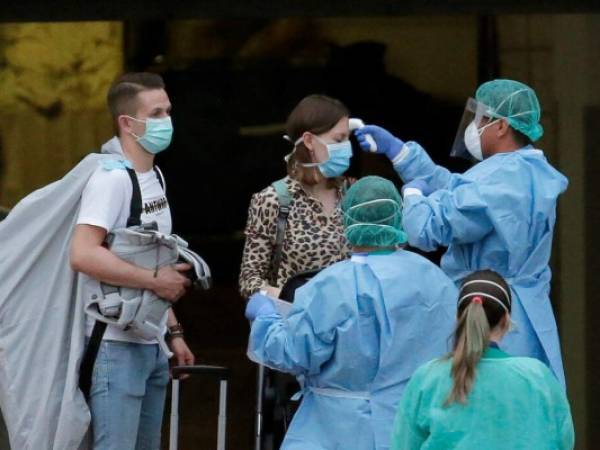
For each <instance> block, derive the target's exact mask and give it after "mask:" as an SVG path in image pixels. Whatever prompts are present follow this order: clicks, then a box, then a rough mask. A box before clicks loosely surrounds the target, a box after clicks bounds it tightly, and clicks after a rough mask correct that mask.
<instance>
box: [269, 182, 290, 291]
mask: <svg viewBox="0 0 600 450" xmlns="http://www.w3.org/2000/svg"><path fill="white" fill-rule="evenodd" d="M271 186H273V188H274V189H275V192H276V193H277V201H278V203H279V212H278V213H277V231H276V233H275V245H274V246H273V253H272V256H271V268H270V277H269V283H270V284H271V286H276V285H277V273H278V272H279V266H280V265H281V257H282V253H283V241H284V239H285V229H286V227H287V219H288V216H289V214H290V207H291V204H292V196H291V195H290V191H289V190H288V186H287V183H286V181H285V178H283V179H281V180H277V181H275V182H274V183H272V184H271Z"/></svg>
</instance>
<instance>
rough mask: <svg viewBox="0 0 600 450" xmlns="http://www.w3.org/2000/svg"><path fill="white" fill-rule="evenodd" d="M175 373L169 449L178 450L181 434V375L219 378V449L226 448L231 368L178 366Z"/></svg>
mask: <svg viewBox="0 0 600 450" xmlns="http://www.w3.org/2000/svg"><path fill="white" fill-rule="evenodd" d="M171 373H172V374H173V382H172V393H171V426H170V432H169V450H177V448H178V447H177V446H178V434H179V383H180V381H179V377H180V376H181V375H185V374H189V375H205V376H209V377H212V378H217V379H218V380H219V416H218V428H217V450H225V427H226V424H227V382H228V381H229V373H230V371H229V369H228V368H226V367H220V366H176V367H173V368H172V369H171Z"/></svg>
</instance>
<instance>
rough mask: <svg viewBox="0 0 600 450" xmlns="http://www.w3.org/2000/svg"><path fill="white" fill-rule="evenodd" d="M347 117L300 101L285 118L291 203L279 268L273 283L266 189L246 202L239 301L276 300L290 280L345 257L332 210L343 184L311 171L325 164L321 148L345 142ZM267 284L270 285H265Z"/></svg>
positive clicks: (271, 204)
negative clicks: (257, 296)
mask: <svg viewBox="0 0 600 450" xmlns="http://www.w3.org/2000/svg"><path fill="white" fill-rule="evenodd" d="M349 115H350V114H349V112H348V109H347V108H346V107H345V106H344V105H343V104H342V103H341V102H340V101H338V100H335V99H332V98H330V97H326V96H321V95H310V96H308V97H306V98H304V99H303V100H302V101H301V102H300V103H299V104H298V105H297V106H296V107H295V108H294V110H293V111H292V112H291V114H290V116H289V118H288V121H287V124H286V130H287V138H288V139H289V140H290V141H292V142H294V143H295V146H294V149H293V150H292V153H290V155H288V157H286V160H287V172H288V176H287V177H285V178H284V182H285V183H286V185H287V188H288V192H289V194H290V196H291V198H292V203H291V205H290V213H289V216H288V218H287V226H286V229H285V235H284V241H283V245H282V252H281V263H280V265H279V269H278V270H277V274H276V277H273V275H274V274H272V273H271V270H272V269H271V268H272V258H273V249H274V245H275V235H276V231H277V216H278V213H279V202H278V198H277V193H276V191H275V188H274V187H273V186H269V187H267V188H265V189H263V190H262V191H260V192H258V193H256V194H254V195H253V196H252V200H251V202H250V208H249V209H248V221H247V224H246V229H245V235H246V243H245V246H244V254H243V258H242V267H241V272H240V280H239V282H240V292H241V294H242V296H243V297H246V298H247V297H249V296H250V295H252V294H253V293H254V292H256V291H258V290H260V289H265V290H266V291H267V292H268V293H269V294H270V295H271V296H273V297H279V294H280V291H281V287H282V286H283V285H284V284H285V283H286V281H288V280H289V279H290V278H291V277H293V276H294V275H296V274H298V273H301V272H305V271H308V270H313V269H320V268H323V267H326V266H329V265H331V264H333V263H335V262H337V261H340V260H342V259H345V258H346V257H348V256H349V251H350V250H349V247H348V244H347V242H346V238H345V237H344V230H343V220H342V212H341V210H340V209H339V208H338V204H339V202H340V201H341V197H342V193H343V186H344V184H345V178H344V177H336V178H325V176H323V174H322V173H321V171H320V170H319V168H318V167H317V166H316V164H318V163H321V162H324V161H326V160H327V159H328V157H329V156H328V151H327V144H333V143H336V142H344V141H347V140H348V139H349V135H350V131H349V128H348V119H349ZM310 164H312V165H310ZM307 165H310V166H307ZM271 279H275V280H276V281H275V282H274V283H270V282H269V280H271Z"/></svg>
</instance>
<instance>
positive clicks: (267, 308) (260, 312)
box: [245, 292, 277, 320]
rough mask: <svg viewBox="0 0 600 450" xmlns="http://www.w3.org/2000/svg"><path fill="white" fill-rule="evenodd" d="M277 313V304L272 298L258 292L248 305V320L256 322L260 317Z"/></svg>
mask: <svg viewBox="0 0 600 450" xmlns="http://www.w3.org/2000/svg"><path fill="white" fill-rule="evenodd" d="M275 313H277V309H276V308H275V304H274V303H273V300H271V297H269V296H267V295H264V294H261V293H260V292H257V293H256V294H253V295H252V296H251V297H250V300H248V304H247V305H246V313H245V314H246V319H248V320H254V319H256V318H257V317H258V316H266V315H269V314H275Z"/></svg>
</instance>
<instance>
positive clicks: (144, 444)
mask: <svg viewBox="0 0 600 450" xmlns="http://www.w3.org/2000/svg"><path fill="white" fill-rule="evenodd" d="M164 88H165V86H164V82H163V80H162V78H161V77H160V76H159V75H155V74H150V73H131V74H126V75H124V76H122V77H121V78H119V79H118V80H117V81H116V82H115V83H114V84H113V86H112V87H111V88H110V90H109V92H108V96H107V99H108V107H109V109H110V112H111V114H112V116H113V119H114V122H115V126H116V129H117V137H116V138H113V139H112V140H111V141H109V142H108V143H107V144H105V146H112V147H119V146H120V149H119V148H116V149H113V150H114V152H118V151H121V152H122V153H123V155H124V161H123V162H121V163H117V164H114V162H113V163H110V164H105V165H104V166H101V167H98V169H97V170H96V171H95V172H94V173H93V175H92V176H91V178H90V180H89V181H88V183H87V186H86V187H85V189H84V191H83V194H82V197H81V208H80V212H79V217H78V220H77V225H76V227H75V231H74V234H73V238H72V241H71V266H72V267H73V269H74V270H76V271H78V272H81V273H82V274H84V278H86V280H84V281H87V282H88V283H90V282H91V283H94V282H96V281H97V282H104V283H108V284H110V285H114V286H124V287H131V288H138V289H150V290H152V291H154V292H155V293H156V294H157V295H158V296H159V297H161V298H163V299H165V300H167V301H170V302H175V301H177V300H178V299H179V298H180V297H181V296H182V295H183V294H184V293H185V291H186V288H187V287H188V286H189V285H190V281H189V279H188V278H187V277H185V276H184V275H183V274H182V273H181V272H184V271H187V270H189V269H190V266H189V265H187V264H175V265H173V266H167V267H163V268H161V269H160V270H158V271H157V273H154V272H153V271H151V270H148V269H144V268H141V267H137V266H134V265H132V264H130V263H128V262H125V261H123V260H122V259H120V258H118V257H117V256H116V255H114V254H113V253H111V252H110V251H109V250H107V249H106V247H104V246H103V243H104V240H105V237H106V235H107V233H109V232H110V231H111V230H113V229H116V228H122V227H125V226H127V221H128V218H129V215H130V205H131V201H132V192H133V185H132V180H131V179H130V177H129V174H128V172H127V168H131V169H134V170H135V174H136V176H137V180H138V183H139V187H140V191H141V196H142V214H141V222H142V223H148V222H153V221H154V222H156V223H157V224H158V229H159V231H161V232H163V233H171V212H170V209H169V203H168V201H167V198H166V195H165V190H164V189H163V185H164V182H163V181H162V176H161V175H160V172H159V171H158V170H155V169H154V156H155V154H156V153H158V152H160V151H162V150H164V149H166V148H167V147H168V146H169V144H170V142H171V136H172V132H173V127H172V124H171V117H170V111H171V103H170V102H169V97H168V96H167V93H166V92H165V89H164ZM159 177H161V179H160V180H159ZM167 314H168V317H167V318H166V323H167V326H168V328H169V332H170V336H171V338H170V339H169V347H170V348H171V351H172V352H173V353H174V354H175V357H176V358H177V363H178V364H193V363H194V355H193V354H192V352H191V351H190V349H189V348H188V346H187V345H186V343H185V341H184V339H183V332H182V328H181V326H180V325H179V324H178V323H177V319H176V318H175V314H174V313H173V311H172V309H169V311H168V313H167ZM93 326H94V320H93V319H91V318H88V323H87V336H88V338H89V337H90V335H91V332H92V329H93ZM168 380H169V367H168V361H167V358H166V356H165V354H164V352H162V351H161V350H160V348H159V345H158V343H157V341H156V340H152V341H148V340H144V339H142V338H140V337H138V336H136V335H134V334H133V333H132V332H131V331H123V330H120V329H117V328H115V327H112V326H111V325H109V326H108V327H107V329H106V331H105V333H104V336H103V340H102V343H101V345H100V349H99V351H98V355H97V358H96V362H95V365H94V370H93V374H92V384H91V391H90V399H89V406H90V410H91V414H92V433H93V441H94V447H93V448H94V450H158V449H159V448H160V432H161V424H162V416H163V408H164V401H165V393H166V386H167V383H168Z"/></svg>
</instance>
